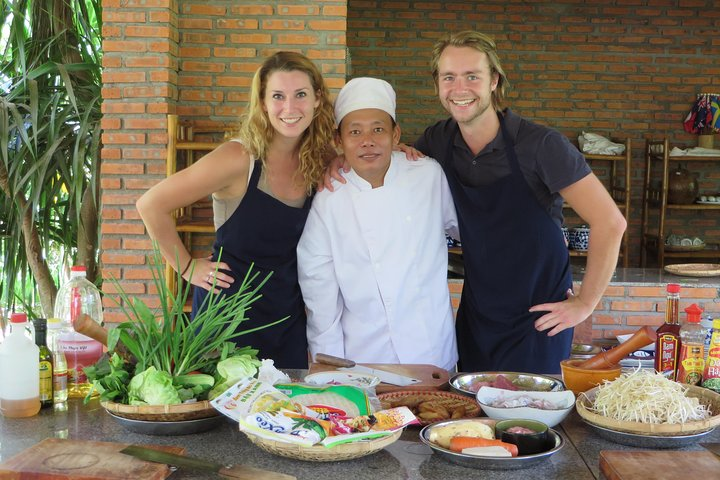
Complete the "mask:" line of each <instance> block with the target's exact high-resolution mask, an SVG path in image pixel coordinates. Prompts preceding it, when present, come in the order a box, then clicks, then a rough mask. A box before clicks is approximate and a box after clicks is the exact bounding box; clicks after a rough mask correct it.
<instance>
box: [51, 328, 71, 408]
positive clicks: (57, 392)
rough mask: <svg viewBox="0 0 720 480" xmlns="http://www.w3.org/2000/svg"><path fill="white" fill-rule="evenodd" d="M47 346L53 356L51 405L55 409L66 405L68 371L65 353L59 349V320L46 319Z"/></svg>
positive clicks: (60, 332) (61, 333)
mask: <svg viewBox="0 0 720 480" xmlns="http://www.w3.org/2000/svg"><path fill="white" fill-rule="evenodd" d="M47 325H48V346H49V347H50V351H51V352H52V356H53V382H52V384H53V404H54V405H55V408H56V409H57V408H58V407H60V408H62V407H63V406H64V405H67V398H68V371H67V361H66V360H65V352H63V351H62V349H60V341H59V340H60V336H61V335H63V333H64V331H63V325H62V322H61V321H60V319H59V318H54V317H53V318H48V323H47Z"/></svg>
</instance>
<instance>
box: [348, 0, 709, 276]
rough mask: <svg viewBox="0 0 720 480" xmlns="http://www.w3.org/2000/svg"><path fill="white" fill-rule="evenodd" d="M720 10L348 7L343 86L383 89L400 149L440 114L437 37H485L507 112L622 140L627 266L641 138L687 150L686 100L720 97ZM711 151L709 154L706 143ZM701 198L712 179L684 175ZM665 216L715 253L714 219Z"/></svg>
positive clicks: (634, 259)
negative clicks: (466, 33) (625, 148)
mask: <svg viewBox="0 0 720 480" xmlns="http://www.w3.org/2000/svg"><path fill="white" fill-rule="evenodd" d="M719 28H720V9H719V8H718V4H717V2H716V1H713V0H705V1H703V0H695V1H688V2H670V1H666V2H637V1H630V0H620V1H617V2H578V1H575V0H565V1H559V2H526V1H521V0H489V1H483V2H476V1H451V2H429V1H394V0H387V1H383V0H377V1H360V0H357V1H352V2H349V9H348V48H349V52H350V65H351V67H350V73H351V75H352V76H361V75H373V76H379V77H383V78H385V79H387V80H389V81H390V82H391V83H392V84H393V85H394V86H395V88H396V89H397V92H398V117H399V121H400V124H401V126H402V128H403V137H404V139H405V141H408V142H410V141H412V140H413V139H414V138H415V137H416V136H417V135H418V134H420V133H421V132H422V131H423V129H424V128H425V127H426V126H428V125H430V124H432V123H434V122H435V121H437V120H438V119H440V118H443V117H445V116H446V115H445V113H444V111H443V110H442V108H441V107H440V104H439V102H438V100H437V98H436V96H435V94H434V89H433V85H432V79H431V77H430V69H429V59H430V51H431V48H432V45H433V43H434V42H435V40H436V39H437V38H439V37H440V36H442V35H443V34H445V33H446V32H448V31H460V30H467V29H475V30H479V31H482V32H485V33H487V34H489V35H491V36H493V37H494V38H495V40H496V42H497V44H498V49H499V51H500V57H501V60H502V62H503V67H504V69H505V71H506V74H507V76H508V78H509V80H510V84H511V86H512V89H511V91H510V94H509V96H508V100H507V104H508V105H509V106H510V107H511V108H512V109H513V110H515V111H516V112H518V113H520V114H521V115H524V116H526V117H528V118H530V119H532V120H535V121H537V122H539V123H543V124H546V125H550V126H553V127H555V128H558V129H559V130H560V131H562V132H563V133H565V134H566V135H568V136H569V137H571V138H572V139H573V140H576V139H577V135H578V134H579V133H580V132H581V131H582V130H586V131H592V132H595V133H600V134H602V135H606V136H613V137H619V138H625V137H627V136H630V137H631V138H632V140H633V146H634V148H633V165H634V168H633V175H632V178H633V180H632V206H633V212H632V215H631V218H630V219H629V224H630V225H629V232H630V235H631V237H630V240H631V266H637V265H638V262H639V251H640V242H639V231H640V218H641V195H642V193H641V186H642V179H643V172H644V157H643V149H644V145H645V139H646V138H660V137H663V136H668V137H669V138H670V139H671V141H672V142H680V143H685V144H689V145H690V146H695V145H696V139H695V137H694V136H692V135H689V134H686V133H685V132H684V131H683V127H682V121H683V120H684V118H685V115H686V114H687V112H688V111H689V110H690V106H691V105H692V102H693V100H694V99H695V95H696V94H697V93H699V92H702V91H720V64H719V63H718V62H717V59H718V58H720V37H718V35H717V32H718V29H719ZM717 138H718V140H717V141H716V143H720V137H717ZM693 170H694V171H697V172H699V173H700V180H701V184H704V187H701V188H702V189H703V190H704V191H720V185H719V184H718V175H717V173H716V172H717V168H713V167H712V166H704V168H703V169H701V168H700V167H699V166H698V167H696V166H695V165H693ZM675 213H676V212H674V213H673V219H674V221H673V224H672V228H673V230H674V231H676V232H677V233H679V234H683V235H684V234H686V233H687V234H690V233H693V232H694V233H693V236H694V235H695V233H696V232H697V231H698V229H702V230H705V229H707V233H706V234H705V235H704V237H705V238H706V240H707V241H715V242H720V228H718V222H717V220H716V219H717V218H718V216H717V215H712V214H705V213H704V214H703V215H702V218H700V219H696V218H695V217H697V216H698V215H697V212H689V213H687V214H678V215H676V214H675Z"/></svg>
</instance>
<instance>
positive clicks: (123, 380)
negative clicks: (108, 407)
mask: <svg viewBox="0 0 720 480" xmlns="http://www.w3.org/2000/svg"><path fill="white" fill-rule="evenodd" d="M128 368H131V367H130V366H129V365H128V364H127V363H125V362H123V360H122V358H120V356H119V355H118V354H117V353H113V354H112V356H108V354H107V353H105V354H103V356H102V357H100V360H98V361H97V362H96V363H95V364H94V365H92V366H89V367H85V368H83V371H84V372H85V375H86V376H87V378H88V382H91V383H92V387H91V388H90V392H89V393H88V394H87V397H85V403H87V402H88V401H89V399H90V398H91V397H92V395H93V394H94V392H95V391H97V392H98V393H99V394H100V400H101V401H113V402H118V403H127V401H128V381H129V379H130V372H129V371H128Z"/></svg>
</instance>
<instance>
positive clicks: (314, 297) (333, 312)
mask: <svg viewBox="0 0 720 480" xmlns="http://www.w3.org/2000/svg"><path fill="white" fill-rule="evenodd" d="M297 256H298V280H299V282H300V289H301V290H302V295H303V300H304V301H305V307H306V309H307V317H308V318H307V340H308V346H309V347H310V353H311V354H312V356H313V358H314V357H315V354H316V353H326V354H328V355H334V356H336V357H341V358H343V357H344V356H345V343H344V335H343V329H342V324H341V318H342V312H343V308H344V304H343V298H342V294H341V293H340V285H339V284H338V280H337V276H336V275H335V263H334V260H333V257H332V249H331V242H330V234H329V231H328V229H327V227H326V225H325V224H324V222H323V221H322V219H321V216H320V215H319V214H318V212H317V210H316V209H315V207H314V206H313V208H311V209H310V214H309V215H308V220H307V223H306V224H305V229H304V230H303V234H302V236H301V237H300V242H299V243H298V247H297Z"/></svg>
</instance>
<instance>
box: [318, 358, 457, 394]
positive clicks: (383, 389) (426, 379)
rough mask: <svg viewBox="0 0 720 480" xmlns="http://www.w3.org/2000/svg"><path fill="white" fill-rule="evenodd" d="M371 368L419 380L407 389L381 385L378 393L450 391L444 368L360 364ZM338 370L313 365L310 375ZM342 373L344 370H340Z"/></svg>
mask: <svg viewBox="0 0 720 480" xmlns="http://www.w3.org/2000/svg"><path fill="white" fill-rule="evenodd" d="M358 365H362V366H365V367H369V368H376V369H378V370H387V371H388V372H392V373H397V374H400V375H405V376H408V377H413V378H417V379H418V380H420V383H415V384H413V385H408V386H407V387H399V386H397V385H390V384H388V383H381V384H379V385H378V386H376V387H375V392H377V393H387V392H397V391H403V390H447V389H448V378H449V377H448V372H447V370H445V369H444V368H440V367H436V366H435V365H424V364H396V363H358ZM333 370H338V368H337V367H335V366H333V365H327V364H324V363H314V362H313V363H311V364H310V373H320V372H330V371H333ZM340 371H342V370H340Z"/></svg>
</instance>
